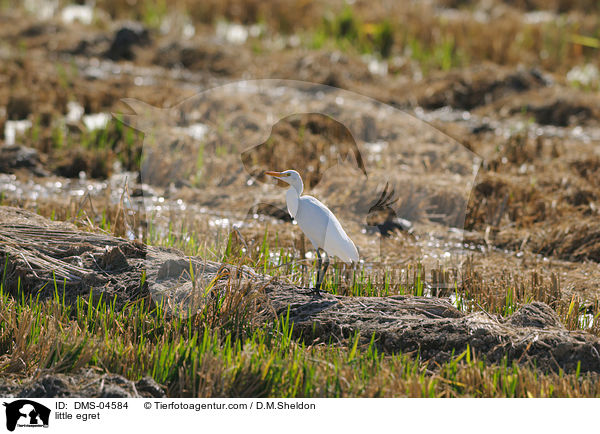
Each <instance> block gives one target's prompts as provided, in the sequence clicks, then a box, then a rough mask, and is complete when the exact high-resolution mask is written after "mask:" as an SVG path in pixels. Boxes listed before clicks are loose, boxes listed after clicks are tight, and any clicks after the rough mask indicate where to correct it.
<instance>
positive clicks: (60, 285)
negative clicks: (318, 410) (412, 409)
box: [0, 0, 600, 397]
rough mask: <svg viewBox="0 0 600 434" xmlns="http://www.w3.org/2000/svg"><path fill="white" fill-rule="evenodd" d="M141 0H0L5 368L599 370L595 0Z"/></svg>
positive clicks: (117, 372) (219, 381)
mask: <svg viewBox="0 0 600 434" xmlns="http://www.w3.org/2000/svg"><path fill="white" fill-rule="evenodd" d="M133 3H134V5H133V6H132V5H130V4H129V2H120V1H111V0H98V1H97V2H96V3H95V5H94V7H93V8H92V7H89V6H82V5H76V4H69V3H68V2H66V1H60V2H58V3H55V2H45V1H42V0H39V1H31V2H25V3H24V4H21V3H20V2H13V1H11V0H0V57H1V58H2V62H0V145H1V146H0V267H1V268H0V279H1V280H0V298H1V305H0V317H1V318H2V321H1V323H0V394H2V395H4V396H27V397H40V396H104V397H114V396H117V397H118V396H123V397H124V396H155V397H159V396H173V397H242V396H243V397H406V396H408V397H421V396H423V397H598V396H600V386H599V384H598V375H599V374H600V354H599V351H600V302H599V300H600V268H599V266H598V262H600V225H599V213H600V211H599V205H600V193H599V189H598V187H599V186H600V123H599V119H600V118H599V117H598V115H599V114H600V98H599V97H598V91H599V90H600V89H599V88H600V72H599V69H598V68H599V67H600V64H599V63H600V62H599V61H598V58H599V57H598V49H600V34H599V33H598V29H599V28H600V26H599V24H600V9H599V8H598V4H597V3H596V2H589V1H585V0H581V1H574V0H573V1H568V0H564V1H562V0H561V1H558V0H557V1H551V2H541V1H539V2H538V1H535V0H534V1H528V2H525V1H511V2H499V1H495V0H494V1H491V2H475V1H473V2H471V1H462V2H457V1H450V0H434V1H432V2H424V3H421V2H385V1H383V0H382V1H376V2H374V3H373V2H363V1H355V2H348V3H346V2H343V1H337V0H331V1H327V2H313V1H310V0H309V1H301V0H278V1H275V2H271V3H267V2H258V1H256V2H254V1H252V0H229V1H225V2H217V1H214V2H213V1H203V2H193V1H191V0H179V1H176V2H173V4H171V3H167V2H165V1H147V0H138V1H137V2H133ZM542 8H544V9H542ZM291 168H293V169H296V170H298V172H299V173H300V174H301V175H302V177H303V180H304V184H305V192H306V193H308V194H311V195H314V196H316V197H318V198H319V199H320V200H322V201H323V202H324V203H326V204H327V205H328V206H329V207H330V208H331V209H332V210H333V211H334V213H335V214H336V215H337V216H338V217H339V219H340V221H341V222H342V225H343V227H344V228H345V229H346V231H347V232H348V234H349V235H350V237H351V238H352V240H353V241H354V242H355V244H356V245H357V247H358V249H359V253H360V258H361V261H360V262H359V263H358V264H354V265H349V264H345V263H343V262H340V261H336V260H334V261H333V262H332V266H331V267H330V269H329V272H328V274H327V276H326V280H325V285H324V290H325V291H326V294H325V295H324V296H323V297H322V298H316V297H311V296H309V295H306V294H305V293H304V288H307V287H310V286H311V285H313V284H314V280H315V276H314V274H315V261H314V258H315V254H314V252H311V245H310V242H309V240H308V239H306V238H305V237H304V236H303V234H302V232H301V231H300V228H299V227H298V226H297V225H296V224H294V223H293V222H292V221H291V219H290V217H289V215H288V214H287V211H286V206H285V190H284V189H283V188H281V187H282V186H283V184H282V183H280V184H276V183H275V182H274V181H273V180H270V179H267V176H265V175H264V171H266V170H285V169H291Z"/></svg>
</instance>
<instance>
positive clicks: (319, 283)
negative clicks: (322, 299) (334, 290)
mask: <svg viewBox="0 0 600 434" xmlns="http://www.w3.org/2000/svg"><path fill="white" fill-rule="evenodd" d="M323 253H324V254H325V262H324V264H325V266H324V267H323V269H321V266H322V264H323V261H322V260H321V256H320V255H319V271H318V272H317V285H316V286H315V289H314V292H315V294H316V295H320V291H321V287H322V286H323V280H324V279H325V273H326V272H327V267H329V255H328V254H327V253H326V252H325V251H323Z"/></svg>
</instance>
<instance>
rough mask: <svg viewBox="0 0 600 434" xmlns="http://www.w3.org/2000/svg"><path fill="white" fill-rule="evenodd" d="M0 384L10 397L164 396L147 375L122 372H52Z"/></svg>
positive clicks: (3, 394) (161, 390) (0, 392)
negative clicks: (127, 375)
mask: <svg viewBox="0 0 600 434" xmlns="http://www.w3.org/2000/svg"><path fill="white" fill-rule="evenodd" d="M2 383H4V384H0V394H1V395H2V396H4V397H7V398H10V397H15V398H77V397H81V398H140V397H142V398H164V397H165V391H164V390H163V389H162V388H161V386H160V385H159V384H158V383H156V382H155V381H154V380H153V379H152V378H150V377H144V378H142V379H141V380H138V381H135V382H134V381H130V380H128V379H126V378H125V377H122V376H121V375H115V374H99V373H98V372H95V371H93V370H89V371H82V372H79V373H77V374H74V375H73V374H71V375H68V376H67V375H63V374H53V375H45V376H42V377H39V378H36V379H34V380H32V381H30V382H28V383H25V384H18V383H15V384H12V383H10V382H9V381H6V382H2Z"/></svg>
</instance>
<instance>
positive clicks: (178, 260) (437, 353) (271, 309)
mask: <svg viewBox="0 0 600 434" xmlns="http://www.w3.org/2000/svg"><path fill="white" fill-rule="evenodd" d="M0 215H1V216H2V224H0V238H1V239H2V241H3V244H2V246H1V247H0V258H1V259H2V261H3V262H5V263H6V264H7V265H6V269H7V272H6V274H5V277H4V279H5V287H6V289H7V290H8V291H9V292H13V293H15V294H16V293H17V288H16V284H17V282H20V285H23V286H24V287H26V288H29V289H30V290H31V291H32V292H37V293H39V294H40V295H41V297H42V298H52V297H53V296H54V295H53V291H54V290H55V289H54V288H53V286H51V285H47V282H52V281H53V279H54V278H55V276H56V275H58V276H59V277H61V278H62V279H61V280H63V288H64V289H63V291H64V293H65V296H64V299H65V302H67V303H68V302H69V300H74V298H75V297H76V296H78V295H79V296H83V297H84V298H86V299H87V298H89V297H90V295H89V294H90V292H92V294H93V295H94V297H95V299H99V297H104V298H105V299H108V300H113V305H114V307H115V308H116V309H120V308H121V307H122V306H124V305H125V304H126V303H128V302H132V301H137V300H140V299H146V300H147V302H149V303H162V302H163V301H164V300H165V299H166V300H167V302H166V303H165V306H166V307H167V309H170V312H171V314H172V315H181V314H182V312H186V311H187V312H190V310H188V309H189V308H190V307H192V308H193V310H195V309H201V308H202V306H203V305H204V304H206V303H209V302H210V299H211V297H215V296H216V294H217V293H218V292H221V291H224V292H226V291H246V295H245V297H250V296H251V294H254V295H255V296H256V297H257V299H258V300H259V306H260V307H259V309H258V311H259V312H262V314H261V321H262V322H263V323H268V322H270V321H273V320H274V319H275V318H276V317H281V316H283V317H285V316H288V315H289V320H290V321H291V322H293V323H294V328H293V333H294V336H295V337H296V338H297V339H301V340H303V341H304V342H306V344H307V345H312V344H316V343H319V342H337V343H339V344H340V345H347V343H348V341H349V340H350V339H352V338H353V337H354V336H356V335H357V334H358V335H359V336H360V339H361V342H360V344H361V345H364V346H367V345H368V344H369V342H370V341H371V340H373V342H374V344H375V345H376V346H377V348H378V349H379V350H381V351H383V352H384V353H386V354H395V353H398V352H402V353H405V354H413V355H417V354H418V355H420V356H421V357H422V358H423V359H425V360H429V361H430V362H431V363H433V364H436V363H443V362H446V361H448V360H450V358H451V357H452V355H453V354H456V352H463V351H465V350H466V349H468V348H469V349H470V351H472V353H473V356H475V357H478V358H480V359H484V360H486V361H488V362H492V363H494V362H496V363H501V362H503V361H504V360H506V361H507V362H508V363H512V362H516V363H522V364H527V365H529V366H535V367H537V368H538V369H541V370H542V371H544V372H552V371H554V372H560V371H564V372H574V371H575V370H580V371H581V372H594V373H600V353H599V350H600V340H599V339H598V338H597V337H596V336H593V335H591V334H589V333H586V332H582V331H568V330H566V328H565V327H564V326H563V325H562V324H561V322H560V320H559V318H558V316H557V315H556V313H555V312H554V311H553V310H552V308H551V307H549V306H548V305H547V304H544V303H541V302H533V303H530V304H526V305H524V306H522V307H521V308H520V309H519V310H517V311H516V312H515V313H514V314H512V315H511V316H510V317H508V318H502V317H500V316H498V315H491V314H489V313H487V312H485V311H480V312H475V313H471V314H465V313H464V312H461V311H459V310H458V309H456V308H455V307H454V306H453V305H452V304H451V303H450V302H449V301H448V300H447V299H443V298H437V297H414V296H401V295H397V296H390V297H349V296H339V295H338V296H334V295H331V294H325V295H324V296H322V297H315V296H314V295H313V294H307V291H306V289H304V288H298V287H296V286H294V285H290V284H289V283H286V282H285V281H281V280H279V279H276V278H272V277H268V276H264V275H260V274H258V273H256V272H255V271H253V270H252V269H250V268H247V267H234V266H227V265H226V264H222V263H221V264H220V263H217V262H213V261H206V260H205V259H203V258H201V257H188V256H185V255H183V254H182V253H181V252H178V251H177V250H174V249H166V248H158V247H152V246H143V245H140V244H139V243H136V242H132V241H126V240H124V239H119V238H115V237H112V236H110V235H98V234H92V233H89V232H85V231H81V230H78V229H77V228H76V227H74V226H73V225H69V224H65V223H61V222H51V221H49V220H46V219H44V218H42V217H39V216H36V215H35V214H31V213H27V212H24V211H22V210H19V209H18V208H10V207H1V208H0ZM34 239H35V240H37V242H34V241H33V240H34ZM65 245H68V246H69V249H68V251H67V250H65V249H62V248H61V246H65ZM74 264H77V265H76V266H75V265H74ZM191 268H193V269H194V273H193V275H192V274H190V273H191V271H190V270H191ZM142 272H144V273H145V275H146V276H147V277H146V280H145V282H144V284H143V286H142V287H141V288H140V287H139V276H140V275H141V273H142ZM53 273H54V274H53ZM136 278H137V279H136ZM203 282H214V284H213V285H211V290H210V291H208V292H206V290H205V289H204V288H205V287H206V285H204V284H202V283H203ZM132 284H133V285H132ZM136 284H137V285H138V286H137V287H136ZM81 377H82V378H83V379H85V380H86V381H85V383H86V385H85V386H82V384H81V383H82V381H83V380H82V379H80V378H79V376H76V377H74V378H73V379H65V378H61V377H56V376H49V377H44V378H41V379H38V380H36V381H34V382H33V383H32V384H25V385H23V386H21V387H20V388H19V387H17V386H16V385H12V386H11V385H5V386H3V387H4V388H5V389H6V391H7V392H8V393H11V394H15V395H16V396H19V397H35V396H49V395H52V396H70V395H74V396H80V395H84V396H101V397H117V396H140V393H141V392H140V390H141V391H142V392H143V393H142V395H141V396H148V394H150V396H157V395H155V394H156V393H161V389H160V387H158V386H157V385H155V384H154V385H153V383H152V382H151V381H150V380H148V379H143V380H140V381H138V382H137V383H135V384H134V383H133V382H131V381H127V380H125V379H123V378H119V376H107V375H104V376H98V373H93V372H91V371H89V372H85V373H82V374H81ZM92 384H93V385H94V386H93V387H91V385H92ZM152 385H153V386H152ZM151 386H152V387H151Z"/></svg>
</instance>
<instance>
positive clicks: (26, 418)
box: [4, 399, 50, 431]
mask: <svg viewBox="0 0 600 434" xmlns="http://www.w3.org/2000/svg"><path fill="white" fill-rule="evenodd" d="M4 406H5V407H6V429H8V430H9V431H14V430H15V428H16V427H19V428H21V427H26V428H38V427H48V421H49V419H50V409H49V408H48V407H46V406H43V405H42V404H39V403H37V402H35V401H31V400H30V399H19V400H17V401H13V402H10V403H6V402H5V403H4Z"/></svg>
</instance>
